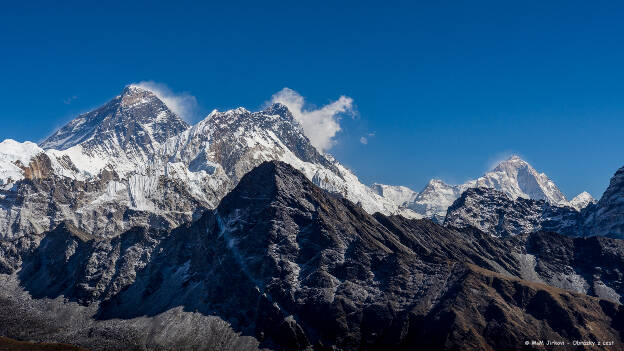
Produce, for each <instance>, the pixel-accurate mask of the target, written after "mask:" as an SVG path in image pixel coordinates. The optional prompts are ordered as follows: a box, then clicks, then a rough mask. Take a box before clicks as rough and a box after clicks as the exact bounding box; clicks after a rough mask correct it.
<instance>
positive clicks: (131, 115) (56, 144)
mask: <svg viewBox="0 0 624 351" xmlns="http://www.w3.org/2000/svg"><path fill="white" fill-rule="evenodd" d="M188 127H189V126H188V124H187V123H186V122H185V121H183V120H182V119H181V118H180V117H178V116H177V115H176V114H175V113H174V112H172V111H171V110H170V109H169V108H168V107H167V105H166V104H165V103H164V102H163V101H162V100H161V99H159V98H158V96H157V95H156V94H155V93H153V92H152V91H150V90H147V89H144V88H142V87H139V86H136V85H130V86H127V87H126V88H125V89H124V90H123V92H122V93H121V95H119V96H117V97H115V98H114V99H112V100H111V101H109V102H108V103H106V104H105V105H103V106H101V107H99V108H97V109H95V110H93V111H91V112H87V113H85V114H82V115H80V116H78V117H77V118H76V119H74V120H72V121H71V122H69V123H68V124H67V125H65V126H64V127H62V128H61V129H59V130H58V131H56V132H55V133H54V134H53V135H52V136H50V137H49V138H48V139H46V140H45V141H44V142H43V143H42V144H41V147H43V148H44V149H58V150H65V149H68V148H71V147H73V146H76V145H79V144H80V145H83V146H84V147H85V148H87V149H89V148H90V147H94V146H97V145H100V146H102V145H104V147H107V148H110V146H113V145H115V146H119V147H121V148H124V149H125V148H128V147H131V146H138V147H139V148H141V149H145V147H146V146H147V145H151V144H154V143H163V142H164V141H165V140H166V139H167V138H169V137H171V136H174V135H177V134H179V133H180V132H182V131H184V130H186V129H187V128H188Z"/></svg>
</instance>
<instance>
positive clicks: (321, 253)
mask: <svg viewBox="0 0 624 351" xmlns="http://www.w3.org/2000/svg"><path fill="white" fill-rule="evenodd" d="M542 242H544V243H546V244H543V243H542ZM562 250H565V251H562ZM20 252H22V253H21V256H20V257H21V259H22V263H21V267H22V269H21V271H20V272H19V274H18V277H19V279H20V284H21V285H22V286H23V287H24V288H25V289H26V290H27V291H28V292H29V293H30V295H31V296H33V297H35V298H52V299H54V298H57V297H59V296H63V297H65V298H66V299H68V300H70V301H75V302H77V303H79V304H82V305H85V306H94V307H95V308H96V309H97V313H95V315H96V319H98V320H100V321H111V320H117V319H116V318H122V319H123V320H129V319H134V318H139V317H141V316H146V318H158V317H157V316H160V315H162V314H163V313H166V312H167V311H171V310H172V309H176V308H182V309H183V310H186V311H192V312H197V313H200V314H202V315H205V316H215V317H218V318H220V319H223V320H226V321H228V322H229V323H230V325H231V326H232V328H233V329H234V330H236V331H239V332H242V333H244V334H247V335H254V336H255V337H256V338H257V339H258V340H259V341H260V342H261V345H262V346H264V347H270V348H273V349H287V350H298V349H305V348H307V347H311V348H313V349H326V348H334V349H338V350H357V349H362V348H364V349H388V348H393V349H413V348H428V349H429V348H430V349H454V348H455V347H457V345H468V346H469V347H468V348H473V349H501V348H502V349H522V348H523V347H524V346H523V345H524V344H523V343H524V341H525V340H531V339H540V338H542V339H543V338H563V339H570V338H579V339H582V338H589V339H591V338H595V339H602V338H607V339H609V340H619V339H618V338H619V335H620V333H624V330H622V327H621V326H623V325H624V324H618V323H620V322H619V321H620V320H621V318H622V311H620V306H619V305H617V304H615V303H612V302H608V301H600V300H597V299H594V298H591V297H588V296H585V295H579V294H578V293H577V292H578V291H579V289H577V287H578V286H581V285H582V284H581V285H579V284H577V283H578V282H579V281H586V282H588V280H587V279H593V280H592V281H591V283H592V286H591V287H590V288H587V289H585V290H581V291H582V292H585V293H588V294H593V295H597V296H602V297H605V296H606V297H608V298H610V299H611V300H613V301H617V300H618V299H619V297H620V296H621V295H622V293H624V291H623V289H622V276H621V273H620V272H619V268H618V267H621V266H622V264H623V263H624V262H622V257H624V248H623V247H622V245H621V243H620V242H619V241H618V240H614V239H608V238H597V239H596V238H592V239H571V238H568V237H563V236H560V235H558V234H549V233H533V234H530V235H518V236H511V237H508V238H503V239H501V238H497V237H493V236H491V235H489V234H486V233H483V232H481V231H479V230H476V229H471V228H467V229H463V230H458V229H456V228H445V227H442V226H439V225H437V224H435V223H433V222H431V221H428V220H410V219H406V218H404V217H401V216H392V217H387V216H384V215H382V214H376V215H375V216H371V215H369V214H368V213H367V212H366V211H364V210H363V209H362V208H361V207H359V206H357V205H354V204H353V203H352V202H350V201H348V200H345V199H344V198H342V197H340V196H336V195H332V194H331V193H329V192H327V191H325V190H323V189H321V188H319V187H317V186H316V185H314V184H313V183H312V182H311V181H309V180H308V178H307V177H306V176H304V175H303V174H302V173H301V172H299V171H298V170H296V169H294V168H293V167H291V166H289V165H287V164H284V163H280V162H267V163H263V164H261V165H260V166H258V167H256V168H255V169H253V170H252V171H251V172H249V173H248V174H247V175H245V176H243V177H242V179H241V181H240V182H239V184H238V185H237V186H236V187H235V188H234V189H233V190H232V191H231V192H230V193H229V194H228V195H227V196H225V197H224V199H223V200H222V201H221V203H220V205H219V206H218V207H217V209H215V210H214V211H208V212H206V213H205V214H204V215H203V216H202V217H201V219H199V220H197V221H195V222H193V223H189V224H185V225H182V226H180V227H178V228H177V229H174V230H173V231H159V230H155V229H152V230H147V229H141V228H137V229H133V230H131V231H128V232H125V233H123V234H122V235H120V236H118V237H115V238H113V239H106V240H101V239H97V238H94V237H92V236H91V235H89V234H87V233H84V232H82V231H80V230H79V229H77V228H74V227H72V226H71V225H62V226H60V227H58V228H57V229H56V230H54V231H52V232H50V233H47V234H46V235H45V236H44V237H43V239H42V240H41V242H40V243H39V244H38V245H34V246H31V247H29V248H27V249H25V250H22V251H20ZM24 252H25V253H24ZM570 255H572V256H573V258H570V257H569V256H570ZM594 262H597V264H599V265H600V267H601V268H600V270H596V268H595V267H594V266H593V263H594ZM495 272H498V273H495ZM561 272H568V273H569V274H568V275H569V276H570V279H568V280H566V281H560V282H558V281H557V280H556V278H557V277H560V276H561ZM501 274H502V275H501ZM577 276H578V277H580V278H578V279H576V278H575V277H577ZM574 279H576V280H574ZM543 282H546V283H550V284H553V285H555V286H560V287H563V288H567V289H568V290H569V291H565V290H560V289H557V288H552V287H548V286H546V285H542V284H541V283H543ZM566 284H568V285H566ZM574 284H576V285H574ZM587 284H589V283H587ZM583 286H584V285H583ZM570 291H575V292H570ZM605 291H607V292H608V293H605ZM609 294H610V295H609ZM469 306H478V307H476V308H471V307H469ZM546 307H548V308H546ZM579 318H580V319H579ZM581 319H582V321H581ZM0 325H2V323H0ZM501 333H503V334H502V335H505V337H504V338H501V337H500V336H501ZM9 336H10V335H9Z"/></svg>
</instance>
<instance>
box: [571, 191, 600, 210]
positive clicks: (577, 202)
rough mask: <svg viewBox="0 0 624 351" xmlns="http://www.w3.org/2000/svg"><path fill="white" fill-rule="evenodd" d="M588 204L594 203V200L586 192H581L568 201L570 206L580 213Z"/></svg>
mask: <svg viewBox="0 0 624 351" xmlns="http://www.w3.org/2000/svg"><path fill="white" fill-rule="evenodd" d="M590 203H596V199H594V197H593V196H591V194H590V193H588V192H587V191H583V192H582V193H580V194H578V195H576V196H575V197H574V198H573V199H572V200H571V201H570V206H572V207H574V208H576V209H577V210H578V211H580V210H582V209H584V208H585V207H587V206H588V205H589V204H590Z"/></svg>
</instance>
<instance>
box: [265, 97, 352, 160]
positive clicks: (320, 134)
mask: <svg viewBox="0 0 624 351" xmlns="http://www.w3.org/2000/svg"><path fill="white" fill-rule="evenodd" d="M271 102H272V103H276V102H279V103H281V104H284V105H285V106H286V107H288V109H289V110H290V112H291V113H292V114H293V117H294V118H295V119H296V120H297V121H299V123H300V124H301V126H302V127H303V132H304V133H305V135H306V136H307V137H308V138H309V139H310V142H311V143H312V145H314V146H315V147H316V148H317V149H319V150H320V151H327V150H329V149H330V148H331V147H332V146H333V145H334V144H335V140H334V137H335V136H336V134H337V133H338V132H339V131H340V130H341V128H340V117H341V116H343V115H351V116H354V115H355V109H354V107H353V99H352V98H350V97H348V96H341V97H340V98H339V99H338V100H336V101H334V102H332V103H329V104H327V105H325V106H322V107H320V108H316V109H315V108H311V107H309V106H306V101H305V99H304V98H303V96H301V95H300V94H299V93H297V92H296V91H294V90H292V89H289V88H284V89H282V90H280V91H279V92H277V93H276V94H275V95H273V97H272V98H271Z"/></svg>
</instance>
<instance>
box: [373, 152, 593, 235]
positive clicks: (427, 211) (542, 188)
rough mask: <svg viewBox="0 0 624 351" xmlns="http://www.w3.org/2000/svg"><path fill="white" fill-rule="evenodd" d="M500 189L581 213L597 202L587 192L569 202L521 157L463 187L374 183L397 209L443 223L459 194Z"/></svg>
mask: <svg viewBox="0 0 624 351" xmlns="http://www.w3.org/2000/svg"><path fill="white" fill-rule="evenodd" d="M478 187H484V188H491V189H495V190H499V191H501V192H503V193H504V194H506V195H507V196H509V197H510V198H511V199H514V200H515V199H518V198H523V199H533V200H544V201H546V202H548V203H549V204H551V205H554V206H559V207H564V206H569V207H573V208H575V209H576V210H577V211H580V210H582V209H583V208H584V207H586V206H587V205H589V204H590V203H594V202H596V200H595V199H594V198H593V197H592V196H591V195H590V194H589V193H588V192H586V191H584V192H582V193H580V194H579V195H577V196H576V197H574V198H573V199H572V200H571V201H568V200H567V199H566V198H565V196H564V195H563V194H562V193H561V191H560V190H559V188H558V187H557V185H555V183H554V182H553V181H552V180H551V179H550V178H548V176H547V175H546V174H544V173H539V172H538V171H536V170H535V168H533V167H532V166H531V165H530V164H529V163H528V162H526V161H524V160H523V159H521V158H520V157H519V156H516V155H514V156H511V157H510V158H509V159H507V160H505V161H503V162H500V163H499V164H498V165H497V166H496V167H494V169H492V170H491V171H489V172H487V173H485V174H484V175H483V176H481V177H479V178H477V179H475V180H470V181H467V182H465V183H463V184H460V185H449V184H446V183H445V182H444V181H442V180H439V179H432V180H430V181H429V183H428V184H427V186H425V188H424V189H423V190H422V191H420V192H415V191H413V190H411V189H409V188H407V187H404V186H390V185H383V184H377V183H375V184H373V186H372V188H373V189H374V190H375V191H376V192H377V193H378V194H379V195H380V196H383V197H384V198H386V199H388V201H392V202H393V203H395V204H396V205H397V206H399V207H402V208H407V209H411V210H413V211H414V212H416V213H418V214H420V215H422V216H423V217H425V218H430V219H433V220H435V221H438V222H440V223H442V222H444V218H445V217H446V211H447V209H448V207H449V206H451V205H452V204H453V202H455V200H457V199H458V198H459V197H460V195H461V194H462V193H463V192H464V191H466V190H467V189H471V188H478Z"/></svg>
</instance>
